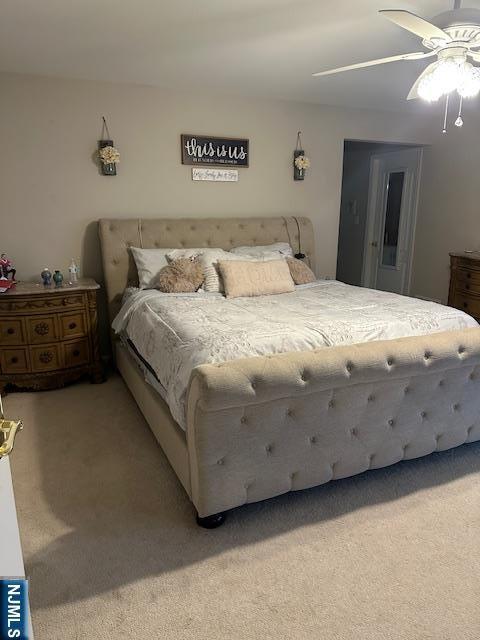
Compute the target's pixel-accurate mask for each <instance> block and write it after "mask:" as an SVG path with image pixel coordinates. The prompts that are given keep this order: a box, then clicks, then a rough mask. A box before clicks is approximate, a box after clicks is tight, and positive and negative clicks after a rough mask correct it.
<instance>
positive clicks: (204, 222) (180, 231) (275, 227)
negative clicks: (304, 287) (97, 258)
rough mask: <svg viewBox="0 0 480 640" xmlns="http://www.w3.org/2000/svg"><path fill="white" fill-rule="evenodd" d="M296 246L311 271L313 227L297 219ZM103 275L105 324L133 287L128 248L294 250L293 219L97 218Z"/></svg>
mask: <svg viewBox="0 0 480 640" xmlns="http://www.w3.org/2000/svg"><path fill="white" fill-rule="evenodd" d="M297 220H298V223H299V225H300V234H301V248H302V251H303V253H305V254H306V256H307V258H308V261H309V264H310V266H311V267H312V269H315V244H314V235H313V226H312V223H311V221H310V219H309V218H297ZM99 232H100V242H101V246H102V260H103V272H104V277H105V285H106V290H107V298H108V309H109V315H110V322H111V321H112V320H113V318H114V317H115V315H116V313H117V312H118V310H119V308H120V303H121V299H122V295H123V291H124V290H125V288H126V287H127V286H134V285H136V284H137V283H138V280H137V270H136V267H135V263H134V261H133V257H132V254H131V252H130V251H129V247H143V248H144V249H154V248H156V247H167V248H170V247H172V248H173V249H175V248H183V247H187V248H188V247H221V248H222V249H226V250H229V249H232V248H233V247H238V246H241V245H262V244H271V243H273V242H289V243H290V244H291V245H292V247H293V250H294V251H295V252H297V251H298V231H297V224H296V222H295V218H293V217H275V218H143V219H139V218H129V219H118V220H117V219H105V218H104V219H102V220H100V223H99Z"/></svg>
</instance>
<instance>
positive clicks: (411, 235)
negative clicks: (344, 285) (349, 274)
mask: <svg viewBox="0 0 480 640" xmlns="http://www.w3.org/2000/svg"><path fill="white" fill-rule="evenodd" d="M404 150H405V151H407V150H411V151H416V153H417V171H416V176H415V178H414V184H413V186H412V196H411V197H412V214H411V219H410V227H409V229H408V246H409V255H408V260H407V264H406V274H405V284H404V290H403V291H402V294H403V295H410V287H411V282H412V267H413V253H414V244H415V231H416V228H417V215H418V203H419V199H420V183H421V179H422V166H423V147H416V146H414V147H411V148H409V147H407V146H406V147H405V149H404ZM386 153H390V152H386ZM386 153H383V154H382V153H377V154H375V155H373V156H372V157H371V158H370V179H369V187H368V199H367V216H366V222H365V236H364V241H363V242H364V244H363V265H362V280H361V286H362V287H370V288H373V287H372V285H371V283H372V281H373V276H375V280H376V269H377V266H378V258H379V255H380V254H379V250H380V247H377V252H376V253H375V256H374V252H373V251H372V242H374V239H375V235H376V232H377V229H376V222H377V211H378V208H379V206H382V207H384V206H385V205H386V197H385V196H386V194H385V189H384V188H383V185H380V180H381V175H382V172H381V160H382V156H385V155H386ZM380 187H382V188H381V189H380ZM374 284H375V283H374Z"/></svg>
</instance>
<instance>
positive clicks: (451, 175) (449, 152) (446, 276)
mask: <svg viewBox="0 0 480 640" xmlns="http://www.w3.org/2000/svg"><path fill="white" fill-rule="evenodd" d="M467 109H468V110H467V112H466V115H465V124H464V126H463V128H462V129H457V128H456V127H454V126H451V127H450V130H449V132H448V133H447V134H446V135H443V134H442V132H441V131H442V127H441V119H440V118H438V120H432V123H431V129H432V140H433V144H432V146H431V147H429V148H427V149H425V150H424V162H423V172H422V186H421V191H420V203H419V215H418V221H417V231H416V241H415V254H414V263H413V280H412V287H411V292H412V294H413V295H416V294H419V295H423V296H428V297H430V298H433V299H438V300H441V301H442V302H446V301H447V298H448V285H449V280H450V272H449V255H448V254H449V252H450V251H463V250H465V249H474V250H480V178H479V167H480V136H479V131H480V114H479V113H477V112H476V111H475V109H478V103H475V102H474V103H473V104H471V105H470V104H469V105H467ZM453 117H455V116H453Z"/></svg>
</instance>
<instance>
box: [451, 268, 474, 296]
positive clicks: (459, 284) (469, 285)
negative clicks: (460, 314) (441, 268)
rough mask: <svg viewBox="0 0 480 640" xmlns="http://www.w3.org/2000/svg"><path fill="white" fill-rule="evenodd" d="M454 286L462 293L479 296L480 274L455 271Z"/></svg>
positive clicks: (464, 270)
mask: <svg viewBox="0 0 480 640" xmlns="http://www.w3.org/2000/svg"><path fill="white" fill-rule="evenodd" d="M455 286H456V288H457V289H461V290H462V291H466V292H469V293H470V292H471V293H476V294H479V295H480V272H477V271H467V270H466V269H457V270H456V272H455Z"/></svg>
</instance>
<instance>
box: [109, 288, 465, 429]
mask: <svg viewBox="0 0 480 640" xmlns="http://www.w3.org/2000/svg"><path fill="white" fill-rule="evenodd" d="M112 326H113V329H114V330H115V332H116V333H122V332H123V333H124V334H126V335H127V336H128V338H130V340H131V341H132V342H133V343H134V345H135V347H136V349H137V350H138V352H139V353H140V355H141V356H142V357H143V358H144V359H145V360H146V361H147V362H148V363H149V365H150V366H151V367H152V368H153V370H154V371H155V373H156V375H157V377H158V380H159V381H160V383H161V385H162V386H163V388H164V390H165V395H164V397H165V399H166V401H167V403H168V405H169V407H170V411H171V413H172V415H173V417H174V419H175V420H176V421H177V422H178V424H179V425H180V426H181V427H182V428H185V396H186V391H187V387H188V382H189V378H190V375H191V372H192V370H193V368H194V367H196V366H198V365H200V364H206V363H213V362H224V361H227V360H234V359H237V358H243V357H249V356H263V355H269V354H274V353H284V352H288V351H307V350H311V349H318V348H320V347H329V346H339V345H348V344H355V343H359V342H370V341H373V340H387V339H395V338H402V337H407V336H417V335H426V334H429V333H436V332H439V331H449V330H456V329H466V328H468V327H475V326H478V325H477V322H476V321H475V320H474V319H473V318H472V317H470V316H468V315H467V314H466V313H464V312H463V311H459V310H457V309H453V308H452V307H446V306H444V305H440V304H437V303H434V302H427V301H424V300H418V299H416V298H408V297H406V296H400V295H397V294H393V293H386V292H383V291H375V290H372V289H364V288H361V287H353V286H350V285H346V284H344V283H341V282H338V281H336V280H319V281H316V282H314V283H311V284H308V285H302V286H299V287H296V289H295V292H293V293H284V294H279V295H272V296H259V297H255V298H233V299H232V298H225V297H224V296H222V295H221V294H215V293H194V294H165V293H160V292H159V291H156V290H130V291H129V292H128V294H127V295H126V296H125V298H124V304H123V306H122V308H121V310H120V312H119V313H118V315H117V317H116V318H115V320H114V321H113V324H112ZM162 395H163V394H162Z"/></svg>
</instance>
